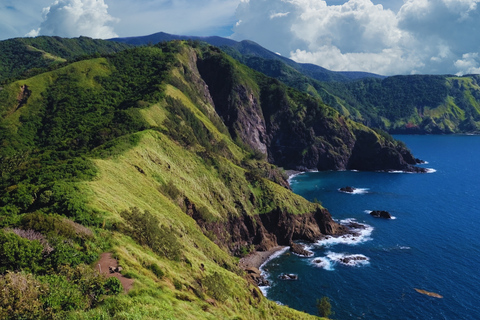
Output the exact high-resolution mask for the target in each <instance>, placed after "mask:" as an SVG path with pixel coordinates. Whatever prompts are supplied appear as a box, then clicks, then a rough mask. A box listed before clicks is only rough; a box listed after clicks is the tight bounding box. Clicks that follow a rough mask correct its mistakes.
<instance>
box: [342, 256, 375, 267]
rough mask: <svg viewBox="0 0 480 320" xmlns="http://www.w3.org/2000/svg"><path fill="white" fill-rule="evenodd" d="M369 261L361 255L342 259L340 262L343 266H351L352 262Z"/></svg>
mask: <svg viewBox="0 0 480 320" xmlns="http://www.w3.org/2000/svg"><path fill="white" fill-rule="evenodd" d="M366 260H368V258H367V257H365V256H361V255H358V256H357V255H351V256H346V257H343V258H341V259H340V262H341V263H343V264H348V265H349V264H351V262H352V261H366Z"/></svg>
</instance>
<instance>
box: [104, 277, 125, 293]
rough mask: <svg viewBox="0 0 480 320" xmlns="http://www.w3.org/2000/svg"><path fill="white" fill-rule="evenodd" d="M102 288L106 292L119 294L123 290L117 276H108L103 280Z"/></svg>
mask: <svg viewBox="0 0 480 320" xmlns="http://www.w3.org/2000/svg"><path fill="white" fill-rule="evenodd" d="M104 288H105V290H106V292H107V293H108V294H114V295H115V294H119V293H121V292H122V291H123V285H122V283H121V282H120V280H119V279H118V278H115V277H110V278H108V279H107V281H105V285H104Z"/></svg>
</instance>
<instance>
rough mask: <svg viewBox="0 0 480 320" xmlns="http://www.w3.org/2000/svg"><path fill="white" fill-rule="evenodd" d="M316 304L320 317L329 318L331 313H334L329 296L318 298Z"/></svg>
mask: <svg viewBox="0 0 480 320" xmlns="http://www.w3.org/2000/svg"><path fill="white" fill-rule="evenodd" d="M316 306H317V310H318V314H319V315H320V317H325V318H328V317H329V316H330V315H332V314H334V312H333V311H332V305H331V303H330V298H329V297H325V296H324V297H322V298H321V299H317V303H316Z"/></svg>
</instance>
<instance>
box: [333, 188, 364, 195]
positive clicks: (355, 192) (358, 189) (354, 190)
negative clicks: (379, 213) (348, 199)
mask: <svg viewBox="0 0 480 320" xmlns="http://www.w3.org/2000/svg"><path fill="white" fill-rule="evenodd" d="M369 190H370V188H354V189H353V191H352V192H348V191H342V190H340V189H338V191H340V192H342V193H348V194H365V193H368V191H369Z"/></svg>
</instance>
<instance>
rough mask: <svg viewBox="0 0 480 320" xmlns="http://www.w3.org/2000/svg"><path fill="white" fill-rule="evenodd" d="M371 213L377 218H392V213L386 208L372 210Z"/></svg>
mask: <svg viewBox="0 0 480 320" xmlns="http://www.w3.org/2000/svg"><path fill="white" fill-rule="evenodd" d="M370 215H372V216H374V217H376V218H384V219H392V215H391V214H390V213H389V212H388V211H385V210H374V211H372V212H370Z"/></svg>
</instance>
